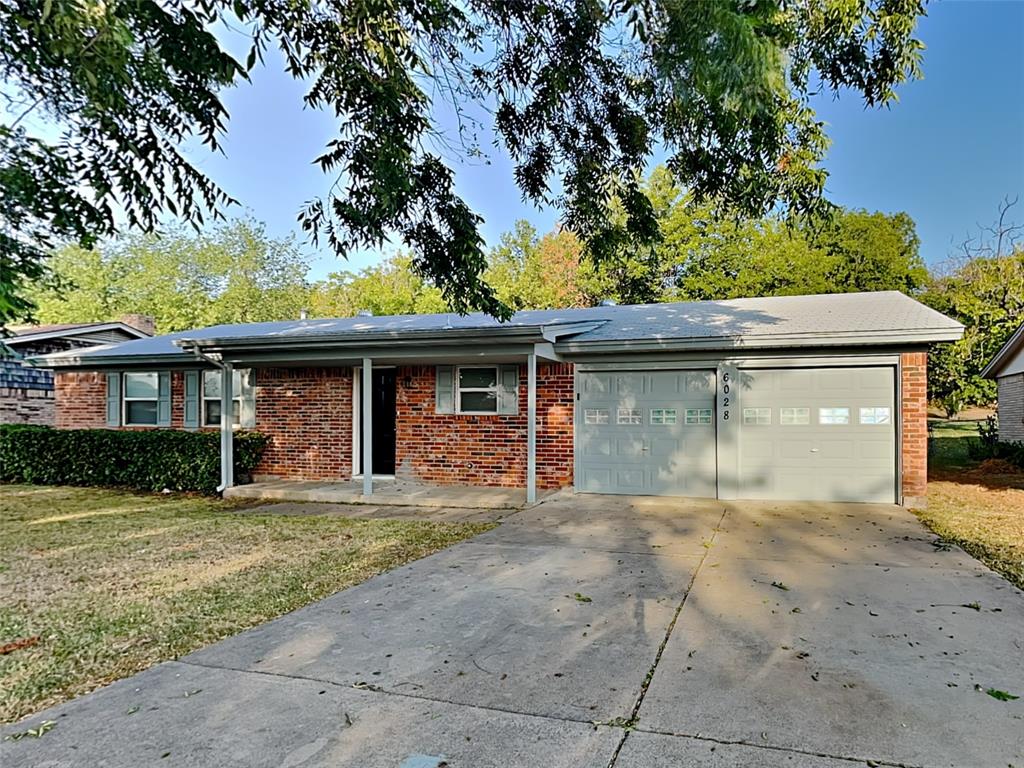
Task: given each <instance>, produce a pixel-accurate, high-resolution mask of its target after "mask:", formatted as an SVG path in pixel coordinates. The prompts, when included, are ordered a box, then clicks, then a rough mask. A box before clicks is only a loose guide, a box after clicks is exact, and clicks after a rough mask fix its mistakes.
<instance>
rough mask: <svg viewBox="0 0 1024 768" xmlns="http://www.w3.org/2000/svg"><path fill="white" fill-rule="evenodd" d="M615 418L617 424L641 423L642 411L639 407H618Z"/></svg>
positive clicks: (642, 420)
mask: <svg viewBox="0 0 1024 768" xmlns="http://www.w3.org/2000/svg"><path fill="white" fill-rule="evenodd" d="M615 420H616V422H617V423H618V424H643V423H644V417H643V412H642V411H641V410H640V409H639V408H619V410H618V413H617V414H616V417H615Z"/></svg>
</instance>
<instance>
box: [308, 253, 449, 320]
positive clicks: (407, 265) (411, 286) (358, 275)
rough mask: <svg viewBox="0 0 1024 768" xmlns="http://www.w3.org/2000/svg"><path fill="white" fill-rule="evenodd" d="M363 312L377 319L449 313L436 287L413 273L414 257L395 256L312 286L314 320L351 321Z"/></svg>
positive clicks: (311, 300) (311, 298)
mask: <svg viewBox="0 0 1024 768" xmlns="http://www.w3.org/2000/svg"><path fill="white" fill-rule="evenodd" d="M361 310H368V311H370V312H372V313H373V314H375V315H422V314H432V313H436V312H447V311H448V305H447V304H446V303H445V300H444V297H443V296H442V295H441V291H439V290H438V289H437V288H436V287H434V286H432V285H430V284H429V283H428V282H427V281H426V280H424V279H423V278H422V277H420V276H419V275H418V274H417V273H416V272H415V270H414V269H413V260H412V258H411V257H409V256H407V255H403V254H395V255H394V256H392V257H391V258H388V259H385V260H384V261H383V262H381V263H380V264H376V265H374V266H371V267H366V268H365V269H362V270H360V271H359V272H334V273H332V274H330V275H328V277H327V279H326V280H325V281H322V282H320V283H317V284H316V285H314V286H313V290H312V291H311V295H310V311H311V312H312V314H313V316H314V317H351V316H353V315H355V314H356V313H357V312H359V311H361Z"/></svg>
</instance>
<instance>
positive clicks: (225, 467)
mask: <svg viewBox="0 0 1024 768" xmlns="http://www.w3.org/2000/svg"><path fill="white" fill-rule="evenodd" d="M233 379H234V377H233V376H232V368H231V365H230V364H228V363H225V364H224V367H223V368H221V369H220V483H221V490H222V491H223V490H224V489H226V488H230V487H231V486H233V485H234V484H235V442H234V432H233V430H232V422H233V421H234V417H233V413H232V400H234V397H235V393H234V392H233V391H232V389H233V388H232V384H233V383H234V382H233ZM200 418H202V414H200Z"/></svg>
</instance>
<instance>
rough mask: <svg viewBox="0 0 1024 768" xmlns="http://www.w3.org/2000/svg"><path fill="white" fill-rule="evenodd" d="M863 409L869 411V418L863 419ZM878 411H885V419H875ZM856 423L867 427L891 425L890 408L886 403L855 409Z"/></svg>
mask: <svg viewBox="0 0 1024 768" xmlns="http://www.w3.org/2000/svg"><path fill="white" fill-rule="evenodd" d="M864 411H871V420H870V421H864ZM878 411H885V421H877V418H878ZM857 423H858V424H864V425H865V426H869V427H888V426H891V425H892V408H890V407H889V406H888V405H869V406H864V407H862V408H858V409H857Z"/></svg>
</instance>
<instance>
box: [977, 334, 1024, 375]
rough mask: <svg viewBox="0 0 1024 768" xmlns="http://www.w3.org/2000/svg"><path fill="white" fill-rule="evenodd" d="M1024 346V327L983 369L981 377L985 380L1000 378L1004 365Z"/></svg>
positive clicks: (1011, 337) (1007, 341)
mask: <svg viewBox="0 0 1024 768" xmlns="http://www.w3.org/2000/svg"><path fill="white" fill-rule="evenodd" d="M1021 344H1024V325H1022V326H1021V327H1020V328H1018V329H1017V330H1016V331H1015V332H1014V334H1013V335H1012V336H1010V338H1009V339H1007V340H1006V343H1005V344H1003V346H1002V347H1000V348H999V351H998V352H996V354H995V357H993V358H992V360H991V361H989V364H988V365H986V366H985V367H984V368H982V369H981V377H982V378H983V379H995V378H997V377H998V375H999V372H1000V371H1001V370H1002V369H1003V365H1004V364H1005V363H1006V361H1007V360H1009V358H1010V357H1011V356H1012V355H1013V354H1014V353H1016V351H1017V348H1018V347H1020V346H1021Z"/></svg>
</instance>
